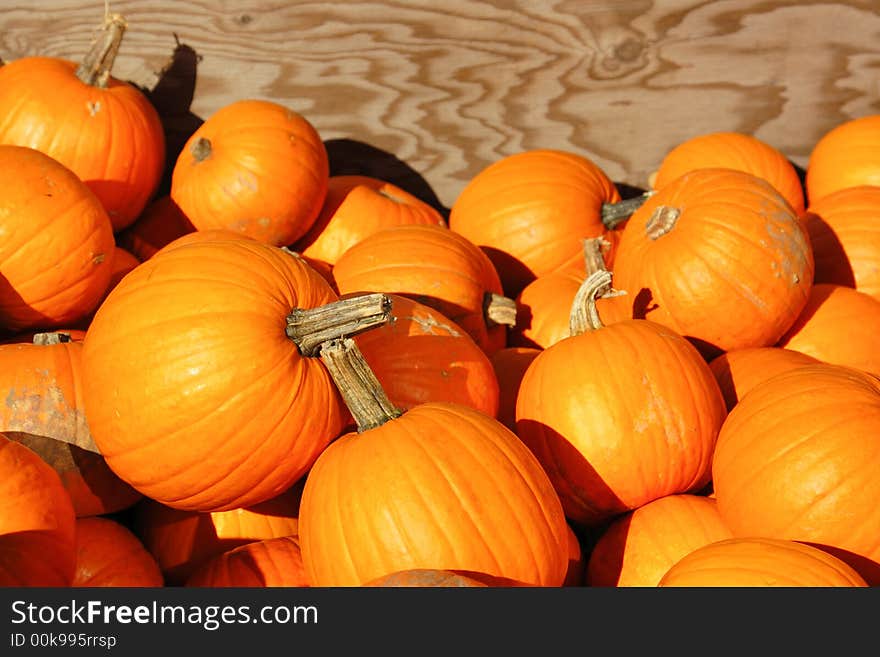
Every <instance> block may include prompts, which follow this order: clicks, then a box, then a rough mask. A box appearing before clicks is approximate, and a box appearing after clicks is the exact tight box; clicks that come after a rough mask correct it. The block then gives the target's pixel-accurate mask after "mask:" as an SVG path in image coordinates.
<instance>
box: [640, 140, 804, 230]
mask: <svg viewBox="0 0 880 657" xmlns="http://www.w3.org/2000/svg"><path fill="white" fill-rule="evenodd" d="M707 168H713V169H716V168H722V169H734V170H736V171H745V172H746V173H751V174H752V175H755V176H758V177H759V178H763V179H764V180H766V181H767V182H769V183H770V184H771V185H773V187H774V188H775V189H776V190H777V191H778V192H779V193H780V194H782V196H783V197H784V198H785V200H786V201H788V203H789V205H791V207H792V209H793V210H794V211H795V214H797V215H800V214H801V213H802V212H803V211H804V189H803V186H802V185H801V180H800V178H799V177H798V174H797V171H796V170H795V168H794V165H793V164H792V163H791V162H790V161H789V160H788V158H787V157H785V155H783V154H782V152H781V151H779V150H778V149H777V148H775V147H773V146H771V145H770V144H768V143H766V142H764V141H762V140H760V139H758V138H757V137H754V136H753V135H748V134H745V133H741V132H712V133H708V134H703V135H698V136H696V137H692V138H690V139H688V140H686V141H683V142H681V143H680V144H678V145H677V146H675V147H674V148H673V149H672V150H670V151H669V152H668V153H666V156H665V157H664V158H663V161H662V162H661V163H660V167H659V168H658V169H657V176H656V178H655V179H654V187H655V189H660V188H661V187H663V186H664V185H667V184H668V183H670V182H672V181H673V180H675V179H676V178H678V177H680V176H683V175H684V174H686V173H688V172H689V171H693V170H694V169H707Z"/></svg>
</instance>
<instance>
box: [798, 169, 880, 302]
mask: <svg viewBox="0 0 880 657" xmlns="http://www.w3.org/2000/svg"><path fill="white" fill-rule="evenodd" d="M878 218H880V186H871V185H860V186H858V187H848V188H845V189H840V190H838V191H836V192H832V193H830V194H827V195H825V196H824V197H822V198H820V199H818V200H817V201H815V202H814V203H811V204H810V207H809V208H807V212H806V213H805V214H804V216H803V221H804V224H805V225H806V227H807V231H808V232H809V234H810V243H811V244H812V245H813V257H814V259H815V261H816V274H815V276H814V279H813V282H814V283H834V284H835V285H846V286H848V287H854V288H855V289H857V290H859V291H860V292H864V293H865V294H870V295H871V296H872V297H874V298H876V299H878V300H880V220H878Z"/></svg>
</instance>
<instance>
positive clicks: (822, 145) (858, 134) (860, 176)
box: [805, 114, 880, 205]
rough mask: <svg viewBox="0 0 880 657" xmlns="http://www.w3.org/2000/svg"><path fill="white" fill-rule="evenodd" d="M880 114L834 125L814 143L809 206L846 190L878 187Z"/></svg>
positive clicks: (807, 180) (809, 166)
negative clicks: (861, 186)
mask: <svg viewBox="0 0 880 657" xmlns="http://www.w3.org/2000/svg"><path fill="white" fill-rule="evenodd" d="M878 152H880V114H874V115H870V116H862V117H859V118H857V119H851V120H849V121H845V122H844V123H840V124H838V125H836V126H835V127H834V128H832V129H831V130H829V131H828V132H826V133H825V134H824V135H822V137H821V138H820V139H819V140H818V141H817V142H816V145H815V146H814V147H813V150H812V152H811V153H810V159H809V161H808V162H807V173H806V178H805V185H806V190H807V201H808V205H813V204H814V203H815V202H816V201H818V200H819V199H821V198H823V197H825V196H828V195H829V194H832V193H833V192H836V191H837V190H840V189H846V188H847V187H857V186H859V185H880V156H878V155H877V153H878Z"/></svg>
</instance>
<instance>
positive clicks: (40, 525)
mask: <svg viewBox="0 0 880 657" xmlns="http://www.w3.org/2000/svg"><path fill="white" fill-rule="evenodd" d="M75 568H76V515H75V514H74V511H73V504H72V503H71V502H70V496H69V495H68V494H67V491H66V490H65V489H64V486H62V485H61V480H60V479H59V478H58V475H57V473H56V472H55V471H54V470H53V469H52V468H51V467H49V466H48V465H47V464H46V463H45V462H44V461H43V460H42V459H40V457H39V456H37V455H36V453H35V452H33V451H31V450H30V449H28V448H27V447H25V446H24V445H20V444H19V443H16V442H13V441H11V440H9V439H8V438H6V436H4V435H3V434H2V433H0V586H70V583H71V582H72V581H73V574H74V570H75Z"/></svg>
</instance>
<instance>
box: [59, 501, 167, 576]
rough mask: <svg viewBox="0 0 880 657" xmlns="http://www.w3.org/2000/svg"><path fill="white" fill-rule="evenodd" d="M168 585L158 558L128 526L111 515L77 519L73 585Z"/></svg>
mask: <svg viewBox="0 0 880 657" xmlns="http://www.w3.org/2000/svg"><path fill="white" fill-rule="evenodd" d="M164 584H165V582H164V580H163V578H162V573H161V571H160V570H159V565H158V564H157V563H156V560H155V559H153V557H152V555H150V553H149V552H147V550H146V548H144V546H143V544H142V543H141V542H140V541H139V540H138V538H137V536H135V535H134V534H133V533H132V532H131V530H129V529H128V528H127V527H126V526H125V525H122V524H120V523H119V522H116V521H115V520H111V519H110V518H102V517H92V518H78V519H77V521H76V574H75V575H74V578H73V586H91V587H97V586H101V587H105V586H106V587H110V586H127V587H132V586H135V587H156V586H164Z"/></svg>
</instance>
